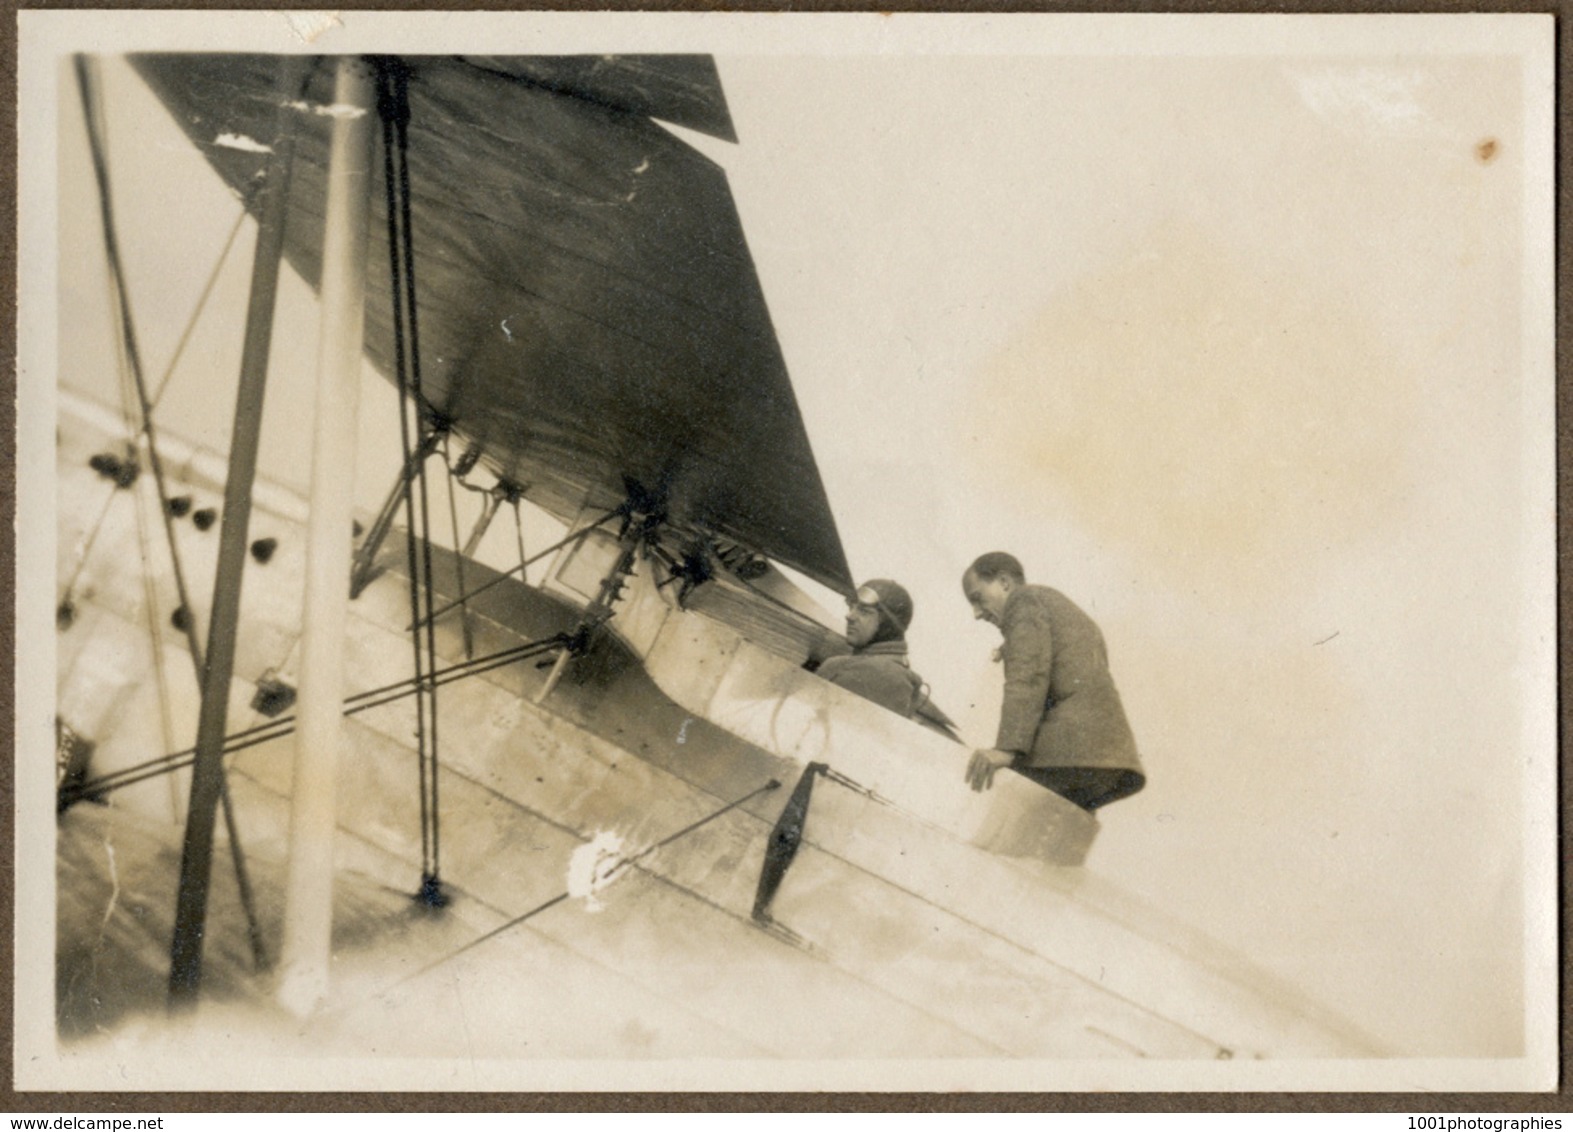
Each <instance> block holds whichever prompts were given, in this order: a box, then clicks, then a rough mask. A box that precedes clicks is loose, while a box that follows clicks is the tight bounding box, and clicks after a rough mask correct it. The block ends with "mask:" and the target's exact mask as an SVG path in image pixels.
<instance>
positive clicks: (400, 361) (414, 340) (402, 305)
mask: <svg viewBox="0 0 1573 1132" xmlns="http://www.w3.org/2000/svg"><path fill="white" fill-rule="evenodd" d="M377 85H378V100H377V102H378V110H379V113H380V115H381V118H382V141H383V146H382V150H383V185H384V191H385V195H386V203H387V213H388V215H387V223H388V264H389V275H390V283H391V288H390V289H391V291H392V298H393V332H394V369H395V371H396V372H397V374H398V384H399V430H400V436H401V438H402V441H403V446H404V453H405V458H406V466H408V465H409V464H410V463H414V462H415V461H416V457H415V456H414V455H412V453H413V452H414V449H412V447H411V435H412V431H413V432H418V431H419V425H420V415H421V410H422V406H423V404H424V402H423V400H422V397H423V390H422V388H421V385H420V339H419V330H418V326H417V320H416V302H415V277H414V265H413V262H412V257H413V253H414V244H413V241H412V239H411V236H410V231H409V226H410V204H409V165H408V161H407V155H408V145H409V135H408V132H407V129H406V124H407V121H408V114H409V102H408V91H407V89H406V87H405V74H404V72H403V69H402V65H401V64H399V63H398V62H397V61H385V62H384V63H383V65H382V66H381V67H379V68H378V73H377ZM412 418H413V420H412ZM412 424H413V426H414V428H413V429H412ZM415 466H416V476H415V477H414V478H416V479H418V480H419V485H420V491H419V495H420V506H419V511H418V512H417V508H416V500H415V495H416V493H415V490H414V488H415V485H414V484H413V483H411V477H409V476H406V477H405V479H404V509H405V548H406V553H407V556H408V560H409V572H410V612H411V617H410V624H411V626H412V635H411V644H412V651H413V653H414V661H415V681H416V686H417V688H418V689H420V692H419V694H418V695H417V699H416V757H417V763H418V769H419V779H420V786H419V789H420V818H421V868H422V873H423V875H422V878H421V884H422V892H423V893H425V892H428V891H432V890H433V889H434V887H435V884H436V881H437V873H438V867H439V848H438V833H439V829H438V819H437V801H438V799H437V754H436V751H437V740H438V732H437V696H436V688H435V686H432V685H430V684H429V682H428V681H427V680H426V678H425V673H426V672H427V671H428V670H429V669H432V668H435V666H436V656H437V644H436V633H435V629H434V627H433V624H432V623H433V621H434V620H435V618H434V617H433V616H432V606H433V605H434V601H433V580H432V576H431V571H432V563H431V540H430V538H429V533H430V522H429V519H430V504H429V493H428V489H427V477H426V462H425V460H423V459H422V460H419V462H418V463H416V465H415ZM418 543H419V544H420V545H417V544H418ZM423 607H424V609H423ZM423 627H424V633H423V632H422V628H423Z"/></svg>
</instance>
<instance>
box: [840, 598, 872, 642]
mask: <svg viewBox="0 0 1573 1132" xmlns="http://www.w3.org/2000/svg"><path fill="white" fill-rule="evenodd" d="M878 631H879V610H878V609H877V608H875V607H874V606H872V605H865V604H864V603H862V602H860V601H858V600H857V599H856V598H853V599H852V600H851V601H849V602H847V643H848V644H849V645H851V646H852V647H853V648H855V649H860V648H862V647H863V646H864V645H866V644H868V643H869V642H870V641H872V640H873V639H874V634H875V633H876V632H878Z"/></svg>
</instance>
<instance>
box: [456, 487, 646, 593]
mask: <svg viewBox="0 0 1573 1132" xmlns="http://www.w3.org/2000/svg"><path fill="white" fill-rule="evenodd" d="M513 506H514V515H515V518H516V519H517V516H518V513H519V502H518V500H517V499H515V500H514V505H513ZM622 513H623V509H622V508H621V507H619V508H616V509H615V510H612V511H608V512H607V513H606V514H604V515H602V516H601V517H600V518H599V519H597V520H596V521H595V522H593V523H590V524H588V525H586V526H583V527H580V528H579V529H578V530H577V531H570V532H569V533H568V534H567V535H565V536H564V537H562V538H560V539H558V540H557V541H556V542H554V543H552V545H551V546H548V547H546V548H545V549H544V550H539V551H537V552H536V553H535V554H533V555H531V556H530V557H529V558H527V559H525V560H524V561H522V562H520V563H519V565H517V566H512V567H509V568H508V569H507V570H505V571H503V572H502V573H501V574H498V575H497V576H496V577H495V578H493V579H492V580H491V581H489V582H484V583H482V584H481V585H479V586H476V587H475V588H474V589H473V590H471V591H470V592H469V593H467V594H465V595H464V600H468V599H470V598H473V597H475V596H476V595H477V594H482V593H485V592H486V591H487V590H489V589H491V588H492V587H493V586H498V585H501V584H502V583H503V582H506V581H507V580H508V579H509V578H511V577H513V576H514V575H515V574H519V575H521V576H522V575H523V574H524V570H525V567H527V566H533V565H534V564H535V563H537V562H539V561H540V560H541V559H543V558H545V557H546V556H547V555H548V554H551V553H553V552H554V551H558V550H561V549H562V548H563V547H565V546H567V545H568V544H569V543H571V542H574V541H575V540H577V539H582V538H585V537H586V536H588V535H589V534H590V532H592V531H594V530H596V529H597V528H599V527H600V525H601V524H602V523H604V522H606V521H607V520H608V519H614V518H616V517H617V516H618V515H621V514H622ZM519 553H520V554H521V555H522V554H523V553H524V528H523V526H522V525H521V526H520V527H519ZM458 606H459V602H458V601H450V602H449V603H448V604H447V605H445V606H443V607H442V608H441V609H438V610H436V611H435V612H433V613H432V615H431V616H432V618H433V619H435V618H438V617H441V616H442V615H443V614H444V613H447V612H448V611H449V610H452V609H457V608H458Z"/></svg>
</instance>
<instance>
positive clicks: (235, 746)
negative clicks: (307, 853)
mask: <svg viewBox="0 0 1573 1132" xmlns="http://www.w3.org/2000/svg"><path fill="white" fill-rule="evenodd" d="M566 640H567V634H564V633H557V634H554V635H553V636H550V637H544V638H542V639H541V640H538V641H526V642H525V643H523V644H519V645H514V646H512V647H510V648H506V649H501V650H499V651H498V652H495V653H491V654H489V655H487V656H483V657H477V658H476V659H475V660H473V661H465V662H462V663H458V664H454V665H450V666H449V667H447V668H444V669H441V670H439V671H437V672H435V673H433V674H432V677H431V679H432V681H433V682H434V683H436V684H438V685H444V684H451V683H453V682H454V681H456V680H463V679H467V678H469V677H473V676H483V675H485V674H486V673H488V672H491V671H494V670H496V669H499V668H504V667H507V666H508V665H510V664H514V663H516V662H518V661H521V660H528V659H530V658H531V657H533V656H538V655H540V654H541V653H545V652H550V651H552V650H554V649H557V648H560V647H562V645H563V644H564V643H565V641H566ZM415 692H416V686H415V681H414V680H411V679H405V680H399V681H395V682H394V683H392V684H385V685H383V686H382V687H380V688H372V689H370V690H368V691H365V692H358V693H356V694H355V695H353V696H350V697H349V698H348V699H346V700H345V701H344V705H345V706H344V714H345V715H347V716H348V715H358V714H360V713H361V712H363V711H370V710H371V709H372V708H378V707H384V706H386V705H388V704H391V703H396V702H397V701H399V700H401V699H405V698H407V697H408V696H411V695H413V694H415ZM295 722H296V719H295V717H294V716H292V715H287V716H282V717H281V718H279V719H271V720H269V721H268V722H266V723H259V724H257V725H255V726H253V727H248V728H246V729H245V730H243V731H237V732H235V733H234V734H232V735H229V736H226V737H225V740H224V747H223V753H224V754H226V755H232V754H235V753H237V752H239V751H243V750H246V749H248V748H250V747H256V746H260V745H261V744H263V743H271V742H272V741H273V740H275V739H282V738H283V737H284V736H286V735H289V734H291V733H292V732H293V731H294V729H295ZM195 754H196V748H195V747H187V748H185V749H184V750H180V751H175V752H173V753H171V754H167V755H159V756H158V757H157V758H153V759H149V760H147V761H146V762H143V763H138V764H137V765H135V766H130V767H122V768H121V769H120V770H115V771H110V772H108V773H106V774H102V775H100V776H99V777H97V778H94V779H92V780H91V781H87V782H84V783H82V784H81V785H80V786H77V787H75V788H74V789H72V790H71V791H70V792H69V793H68V794H66V795H65V796H64V798H63V801H64V802H65V803H66V804H69V803H70V802H74V801H76V800H78V799H80V798H83V797H86V796H87V795H89V794H100V793H107V792H110V791H114V790H119V789H122V788H124V787H126V786H130V785H133V784H134V783H137V782H145V781H147V780H148V779H150V778H155V777H157V776H158V775H160V774H168V773H170V772H171V771H175V770H180V769H182V768H184V767H187V766H190V765H191V761H192V759H193V758H194V757H195Z"/></svg>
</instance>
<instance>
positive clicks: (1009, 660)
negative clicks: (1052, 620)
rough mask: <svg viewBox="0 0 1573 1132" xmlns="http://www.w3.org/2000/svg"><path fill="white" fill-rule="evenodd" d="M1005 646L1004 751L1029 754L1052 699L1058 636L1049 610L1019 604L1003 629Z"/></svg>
mask: <svg viewBox="0 0 1573 1132" xmlns="http://www.w3.org/2000/svg"><path fill="white" fill-rule="evenodd" d="M1002 628H1003V630H1004V635H1005V644H1004V646H1003V647H1002V648H1001V650H1000V655H1001V659H1003V660H1004V662H1005V697H1004V700H1003V702H1002V703H1001V706H1000V729H999V738H998V739H997V740H996V741H995V743H994V746H995V747H996V748H997V749H999V750H1001V751H1016V752H1018V753H1021V754H1027V753H1028V752H1030V751H1031V750H1032V740H1033V737H1034V736H1035V735H1037V733H1038V725H1039V724H1040V723H1042V722H1043V713H1044V710H1045V707H1046V705H1047V703H1048V699H1049V678H1050V675H1051V674H1052V672H1053V668H1054V632H1053V629H1052V627H1051V626H1050V624H1049V614H1048V610H1046V609H1044V608H1043V606H1042V605H1041V604H1040V603H1039V602H1036V601H1033V600H1030V599H1028V600H1023V601H1018V602H1016V603H1015V607H1014V608H1013V609H1011V611H1010V616H1009V618H1008V619H1007V620H1006V622H1005V624H1004V625H1003V626H1002Z"/></svg>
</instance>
